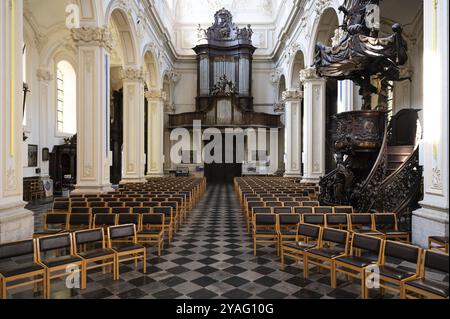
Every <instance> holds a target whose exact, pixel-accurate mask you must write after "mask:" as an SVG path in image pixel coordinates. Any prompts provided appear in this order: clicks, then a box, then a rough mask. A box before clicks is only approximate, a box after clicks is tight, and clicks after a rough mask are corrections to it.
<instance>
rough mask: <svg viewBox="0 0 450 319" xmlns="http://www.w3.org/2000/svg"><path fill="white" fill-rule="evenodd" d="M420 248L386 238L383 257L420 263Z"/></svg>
mask: <svg viewBox="0 0 450 319" xmlns="http://www.w3.org/2000/svg"><path fill="white" fill-rule="evenodd" d="M420 252H421V249H420V248H419V247H417V246H413V245H408V244H405V243H399V242H396V241H392V240H386V242H385V245H384V258H385V259H386V257H389V258H395V259H399V260H402V261H408V262H410V263H414V264H419V263H420Z"/></svg>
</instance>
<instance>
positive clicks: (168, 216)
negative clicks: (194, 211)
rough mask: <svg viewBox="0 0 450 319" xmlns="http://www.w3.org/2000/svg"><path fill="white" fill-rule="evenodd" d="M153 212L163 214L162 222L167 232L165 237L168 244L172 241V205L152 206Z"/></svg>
mask: <svg viewBox="0 0 450 319" xmlns="http://www.w3.org/2000/svg"><path fill="white" fill-rule="evenodd" d="M153 214H163V215H164V216H165V218H164V223H165V227H164V230H165V232H166V233H167V237H168V239H169V244H171V243H172V237H173V223H174V221H173V220H174V218H173V212H172V207H154V208H153Z"/></svg>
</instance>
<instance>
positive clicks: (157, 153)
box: [145, 90, 164, 178]
mask: <svg viewBox="0 0 450 319" xmlns="http://www.w3.org/2000/svg"><path fill="white" fill-rule="evenodd" d="M145 98H146V99H147V101H148V147H147V150H148V151H147V153H148V154H147V168H148V171H147V178H152V177H161V176H164V155H163V143H164V99H163V98H164V94H163V92H162V91H160V90H152V91H148V92H146V93H145Z"/></svg>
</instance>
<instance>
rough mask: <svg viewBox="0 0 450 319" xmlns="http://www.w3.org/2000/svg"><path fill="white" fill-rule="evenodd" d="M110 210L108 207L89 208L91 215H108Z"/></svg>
mask: <svg viewBox="0 0 450 319" xmlns="http://www.w3.org/2000/svg"><path fill="white" fill-rule="evenodd" d="M110 213H111V208H109V207H93V208H91V214H92V215H95V214H110Z"/></svg>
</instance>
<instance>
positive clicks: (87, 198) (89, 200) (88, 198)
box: [85, 196, 102, 204]
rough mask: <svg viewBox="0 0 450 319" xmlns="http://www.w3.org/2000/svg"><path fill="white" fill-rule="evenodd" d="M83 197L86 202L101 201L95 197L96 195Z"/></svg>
mask: <svg viewBox="0 0 450 319" xmlns="http://www.w3.org/2000/svg"><path fill="white" fill-rule="evenodd" d="M85 199H86V202H88V203H89V204H90V203H92V202H101V201H102V200H101V198H100V197H97V196H95V197H85Z"/></svg>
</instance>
